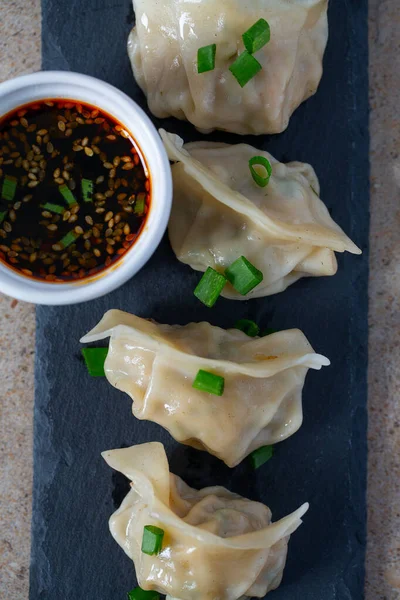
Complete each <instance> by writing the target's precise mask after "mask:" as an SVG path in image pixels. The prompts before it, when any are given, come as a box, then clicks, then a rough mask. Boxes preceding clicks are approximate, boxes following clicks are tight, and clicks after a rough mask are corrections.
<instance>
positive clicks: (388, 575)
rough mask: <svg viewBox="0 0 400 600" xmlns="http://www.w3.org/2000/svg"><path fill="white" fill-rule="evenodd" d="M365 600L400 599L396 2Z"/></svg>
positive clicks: (379, 172)
mask: <svg viewBox="0 0 400 600" xmlns="http://www.w3.org/2000/svg"><path fill="white" fill-rule="evenodd" d="M369 19H370V102H371V116H370V130H371V231H370V252H371V254H370V269H371V271H370V283H369V296H370V311H369V313H370V316H369V320H370V334H369V436H368V444H369V463H368V552H367V565H366V566H367V583H366V597H367V600H399V599H400V202H399V199H400V54H399V37H400V2H399V1H398V0H370V17H369Z"/></svg>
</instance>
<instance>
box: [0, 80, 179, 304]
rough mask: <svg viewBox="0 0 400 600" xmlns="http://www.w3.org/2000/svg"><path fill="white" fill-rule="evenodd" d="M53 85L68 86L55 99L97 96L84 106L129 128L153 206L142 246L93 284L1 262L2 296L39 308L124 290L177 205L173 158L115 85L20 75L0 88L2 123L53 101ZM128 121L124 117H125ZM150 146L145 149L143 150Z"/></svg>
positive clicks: (139, 242) (147, 120) (140, 111)
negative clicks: (45, 277) (41, 276)
mask: <svg viewBox="0 0 400 600" xmlns="http://www.w3.org/2000/svg"><path fill="white" fill-rule="evenodd" d="M49 84H51V85H53V84H54V85H57V86H63V85H64V86H65V90H64V93H62V94H60V93H57V92H55V93H54V94H53V95H52V97H53V98H67V99H68V98H71V99H74V100H79V99H80V98H79V89H81V90H82V89H83V88H84V89H85V92H86V93H87V94H89V95H90V94H92V95H93V99H92V100H84V99H82V98H81V101H82V102H84V103H85V102H86V103H90V104H93V105H94V106H98V107H99V108H100V109H101V110H104V111H105V112H108V113H111V114H112V115H113V116H115V118H116V119H117V120H118V121H120V122H121V123H122V124H123V125H125V126H126V128H127V130H129V131H130V132H131V133H132V136H133V137H134V139H135V140H136V141H137V144H138V146H139V148H140V149H141V151H142V153H143V155H144V157H145V160H146V163H147V166H148V168H149V171H150V176H151V180H152V198H151V199H152V201H151V205H150V211H149V214H148V216H147V219H146V222H145V224H144V228H143V230H142V232H141V234H140V236H139V237H138V240H137V242H136V243H135V244H134V245H133V246H132V248H131V249H130V250H128V251H127V252H126V253H125V254H124V255H123V256H122V257H121V259H120V260H119V261H118V262H117V263H116V264H113V265H110V267H109V268H106V269H104V271H103V272H102V273H101V274H99V275H97V276H96V275H95V276H94V277H93V278H92V279H87V280H77V281H74V282H68V283H62V284H61V283H54V282H42V281H39V280H36V279H31V278H29V277H27V276H25V275H23V274H19V273H18V271H15V270H14V269H12V268H9V267H7V266H6V264H5V263H4V262H3V261H0V291H1V292H2V293H4V294H6V295H8V296H11V297H13V298H16V299H18V300H22V301H26V302H31V303H34V304H47V305H63V304H75V303H78V302H86V301H88V300H92V299H94V298H99V297H101V296H103V295H105V294H107V293H109V292H111V291H112V290H114V289H116V288H118V287H119V286H121V285H123V284H124V283H125V282H126V281H128V279H130V278H131V277H133V276H134V275H135V274H136V273H137V272H138V271H139V270H140V269H141V268H142V267H143V266H144V265H145V263H146V262H147V261H148V260H149V259H150V257H151V256H152V254H153V253H154V252H155V250H156V248H157V247H158V245H159V243H160V241H161V239H162V237H163V235H164V233H165V231H166V228H167V225H168V220H169V216H170V212H171V206H172V175H171V167H170V164H169V160H168V156H167V153H166V151H165V148H164V145H163V143H162V140H161V137H160V136H159V134H158V131H157V129H156V127H155V126H154V125H153V123H152V121H151V120H150V118H149V117H148V116H147V115H146V113H145V112H144V111H143V109H142V108H141V107H140V106H139V105H138V104H137V103H136V102H135V101H134V100H132V98H130V97H129V96H128V95H127V94H125V93H124V92H122V91H121V90H119V89H118V88H116V87H115V86H113V85H111V84H109V83H107V82H105V81H102V80H101V79H98V78H96V77H92V76H90V75H84V74H82V73H75V72H72V71H39V72H37V73H30V74H28V75H21V76H19V77H16V78H14V79H11V80H8V81H5V82H3V83H0V119H1V118H2V117H3V116H5V115H6V114H8V113H9V112H10V111H12V110H15V108H18V106H23V105H24V104H29V103H30V102H33V101H34V100H39V99H41V98H43V99H44V98H50V95H49V94H48V93H43V95H41V94H40V87H44V86H46V85H47V86H48V85H49ZM24 91H25V92H26V97H25V98H24V100H23V101H22V102H21V101H16V102H15V103H13V102H11V108H9V109H7V110H5V111H4V110H2V109H1V104H2V101H4V100H5V98H6V97H9V96H11V97H12V95H13V94H16V93H18V92H24ZM101 96H103V102H104V97H105V96H107V101H108V102H109V103H111V102H113V106H115V114H114V113H113V111H112V110H110V107H109V106H107V107H106V106H105V105H104V103H102V98H101ZM121 113H123V115H124V117H122V114H121ZM144 146H145V147H146V149H145V148H144Z"/></svg>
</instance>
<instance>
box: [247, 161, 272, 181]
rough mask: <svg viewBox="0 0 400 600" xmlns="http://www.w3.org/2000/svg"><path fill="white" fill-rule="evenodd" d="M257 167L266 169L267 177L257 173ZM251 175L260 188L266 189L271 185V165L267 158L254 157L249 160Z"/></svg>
mask: <svg viewBox="0 0 400 600" xmlns="http://www.w3.org/2000/svg"><path fill="white" fill-rule="evenodd" d="M255 166H257V167H261V168H263V169H265V171H266V175H261V174H260V172H259V171H256V169H255V168H254V167H255ZM249 167H250V173H251V176H252V178H253V179H254V181H255V182H256V184H257V185H259V186H260V187H266V186H267V185H268V183H269V180H270V177H271V175H272V167H271V163H270V162H269V160H268V159H267V158H265V156H253V158H251V159H250V160H249Z"/></svg>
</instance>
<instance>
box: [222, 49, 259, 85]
mask: <svg viewBox="0 0 400 600" xmlns="http://www.w3.org/2000/svg"><path fill="white" fill-rule="evenodd" d="M261 69H262V66H261V65H260V63H259V62H258V60H257V59H255V58H254V56H252V55H251V54H249V53H248V52H247V50H245V51H244V52H242V54H241V55H240V56H238V57H237V59H236V60H235V62H234V63H233V64H232V65H231V66H230V67H229V70H230V72H231V73H232V75H233V76H234V77H235V78H236V79H237V82H238V84H239V85H240V87H244V86H245V85H246V83H248V82H249V81H250V79H253V77H254V76H255V75H257V73H258V72H259V71H261Z"/></svg>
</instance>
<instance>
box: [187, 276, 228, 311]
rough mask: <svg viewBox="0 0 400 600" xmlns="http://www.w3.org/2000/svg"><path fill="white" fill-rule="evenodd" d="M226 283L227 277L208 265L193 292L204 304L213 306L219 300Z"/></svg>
mask: <svg viewBox="0 0 400 600" xmlns="http://www.w3.org/2000/svg"><path fill="white" fill-rule="evenodd" d="M225 284H226V277H224V275H221V273H218V272H217V271H215V270H214V269H212V268H211V267H208V268H207V270H206V272H205V273H204V275H203V277H202V278H201V279H200V281H199V283H198V284H197V287H196V288H195V290H194V292H193V293H194V295H195V296H196V298H198V299H199V300H200V301H201V302H203V304H205V305H206V306H208V307H209V308H211V307H212V306H214V304H215V303H216V301H217V300H218V298H219V296H220V294H221V292H222V290H223V289H224V286H225Z"/></svg>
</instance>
